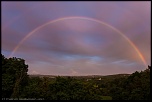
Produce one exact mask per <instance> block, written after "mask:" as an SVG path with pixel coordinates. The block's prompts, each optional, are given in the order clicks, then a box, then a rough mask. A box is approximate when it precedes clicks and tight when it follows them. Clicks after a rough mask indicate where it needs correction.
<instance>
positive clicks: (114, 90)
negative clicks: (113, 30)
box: [1, 54, 151, 100]
mask: <svg viewBox="0 0 152 102" xmlns="http://www.w3.org/2000/svg"><path fill="white" fill-rule="evenodd" d="M1 57H2V100H9V99H20V100H22V99H36V100H38V99H43V100H150V69H151V66H148V68H146V69H145V70H144V71H140V72H139V71H136V72H134V73H132V74H129V75H125V74H124V75H123V74H118V75H113V76H112V77H111V76H99V77H92V78H89V79H88V77H81V78H76V77H70V76H69V77H63V76H56V77H55V78H50V77H39V76H36V77H31V76H30V75H28V74H27V72H28V65H27V64H25V60H24V59H21V58H16V57H13V58H5V56H4V55H2V54H1Z"/></svg>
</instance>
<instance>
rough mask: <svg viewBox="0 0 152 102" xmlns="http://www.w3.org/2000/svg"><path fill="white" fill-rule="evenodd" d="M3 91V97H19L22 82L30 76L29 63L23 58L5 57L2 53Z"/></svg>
mask: <svg viewBox="0 0 152 102" xmlns="http://www.w3.org/2000/svg"><path fill="white" fill-rule="evenodd" d="M1 56H2V92H3V95H2V97H3V98H10V97H11V98H17V97H18V98H19V94H20V91H21V90H20V88H21V83H23V82H24V81H25V79H26V78H27V77H28V75H27V71H28V65H26V64H25V60H24V59H21V58H16V57H13V58H9V59H7V58H5V57H4V55H2V54H1ZM22 87H23V86H22Z"/></svg>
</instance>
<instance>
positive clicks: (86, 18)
mask: <svg viewBox="0 0 152 102" xmlns="http://www.w3.org/2000/svg"><path fill="white" fill-rule="evenodd" d="M69 19H82V20H89V21H94V22H97V23H100V24H102V25H105V26H107V27H109V28H110V29H112V30H114V31H116V32H117V33H118V34H119V35H121V36H122V37H123V38H125V39H126V40H127V41H128V43H129V44H130V45H131V46H132V47H133V48H134V50H135V51H136V52H137V54H138V55H139V57H140V59H141V60H142V62H143V63H144V65H145V66H147V63H146V61H145V59H144V57H143V55H142V54H141V52H140V51H139V49H138V48H137V47H136V46H135V44H134V43H133V42H132V41H131V40H130V39H129V38H128V37H127V36H125V34H123V33H122V32H121V31H119V30H118V29H116V28H115V27H113V26H111V25H109V24H107V23H105V22H103V21H100V20H97V19H94V18H88V17H81V16H72V17H64V18H58V19H55V20H51V21H49V22H47V23H45V24H43V25H41V26H39V27H37V28H35V29H34V30H33V31H31V32H30V33H28V34H27V35H26V36H25V37H24V38H23V39H22V40H21V41H20V42H19V43H18V45H17V46H16V47H15V48H14V49H13V51H12V53H11V54H10V56H9V57H11V56H12V55H13V54H14V53H15V52H16V51H17V49H18V48H19V47H20V46H21V44H22V43H23V42H24V41H25V40H26V39H28V38H29V37H30V36H31V35H33V34H34V33H35V32H36V31H38V30H39V29H41V28H43V27H45V26H47V25H49V24H53V23H56V22H59V21H63V20H69Z"/></svg>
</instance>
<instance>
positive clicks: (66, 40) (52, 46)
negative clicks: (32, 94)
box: [1, 1, 151, 75]
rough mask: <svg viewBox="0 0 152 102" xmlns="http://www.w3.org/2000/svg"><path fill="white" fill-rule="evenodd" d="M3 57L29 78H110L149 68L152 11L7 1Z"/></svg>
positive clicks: (127, 5)
mask: <svg viewBox="0 0 152 102" xmlns="http://www.w3.org/2000/svg"><path fill="white" fill-rule="evenodd" d="M1 5H2V13H1V14H2V23H1V25H2V28H1V29H2V30H1V31H2V33H1V34H2V35H1V36H2V54H3V55H4V56H5V57H7V58H9V57H18V58H23V59H25V62H26V64H28V65H29V71H28V73H29V74H51V75H108V74H118V73H132V72H134V71H141V70H144V69H145V68H147V65H150V56H151V53H150V52H151V51H150V41H151V39H150V37H151V35H150V34H151V30H150V27H151V26H150V25H151V24H150V22H151V19H150V12H151V11H150V8H151V4H150V2H148V1H142V2H139V1H136V2H129V1H127V2H124V1H123V2H118V1H117V2H116V1H115V2H105V1H101V2H99V1H98V2H93V1H91V2H82V1H81V2H73V1H71V2H68V1H64V2H53V1H51V2H49V1H46V2H43V1H41V2H30V1H28V2H23V1H22V2H4V1H3V2H2V4H1Z"/></svg>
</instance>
